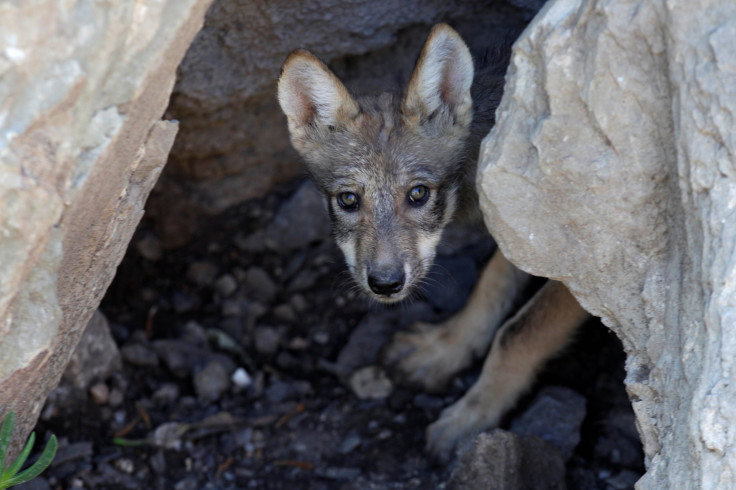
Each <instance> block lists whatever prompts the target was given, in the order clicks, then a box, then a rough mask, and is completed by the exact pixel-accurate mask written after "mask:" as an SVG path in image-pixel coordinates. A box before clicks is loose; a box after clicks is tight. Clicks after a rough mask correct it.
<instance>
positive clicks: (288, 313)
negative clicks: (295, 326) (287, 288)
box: [273, 304, 297, 323]
mask: <svg viewBox="0 0 736 490" xmlns="http://www.w3.org/2000/svg"><path fill="white" fill-rule="evenodd" d="M273 315H274V316H275V317H276V319H277V320H280V321H282V322H285V323H294V322H296V321H297V316H296V312H295V311H294V309H293V308H292V307H291V305H288V304H282V305H278V306H277V307H276V308H274V309H273Z"/></svg>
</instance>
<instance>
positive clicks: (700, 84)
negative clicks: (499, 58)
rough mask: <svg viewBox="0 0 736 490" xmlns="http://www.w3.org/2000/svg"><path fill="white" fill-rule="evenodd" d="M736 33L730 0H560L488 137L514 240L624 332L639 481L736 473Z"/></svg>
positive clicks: (711, 482) (502, 221)
mask: <svg viewBox="0 0 736 490" xmlns="http://www.w3.org/2000/svg"><path fill="white" fill-rule="evenodd" d="M734 39H736V4H734V3H733V2H729V1H725V0H722V1H718V0H706V1H704V2H698V3H697V4H695V3H692V2H681V1H663V0H660V1H638V0H624V1H620V2H603V1H591V2H574V1H566V0H555V1H551V2H549V3H548V4H547V6H546V7H545V8H544V9H543V10H542V11H541V12H540V14H539V15H538V16H537V17H536V18H535V20H534V21H533V23H532V25H530V27H529V29H528V30H527V31H526V32H525V34H524V36H523V37H522V38H521V39H520V40H519V41H518V42H517V44H516V47H515V54H514V57H513V60H512V66H511V68H510V72H509V74H508V76H507V80H508V82H507V88H506V93H505V95H504V98H503V100H502V103H501V106H500V108H499V110H498V114H497V124H496V127H495V128H494V130H493V131H492V133H491V135H490V136H489V137H488V138H487V139H486V140H485V142H484V145H483V148H482V151H481V160H482V161H481V164H480V170H479V172H480V173H479V175H480V182H479V190H480V193H481V202H482V207H483V211H484V214H485V217H486V222H487V224H488V225H489V227H490V229H491V231H492V234H493V236H494V238H495V239H496V240H497V241H498V243H499V246H500V247H501V249H502V250H503V252H504V254H506V256H507V257H508V258H509V259H510V260H511V261H512V262H514V263H515V264H517V265H518V266H520V267H521V268H522V269H524V270H527V271H529V272H531V273H533V274H537V275H542V276H547V277H552V278H555V279H558V280H560V281H563V282H564V283H565V284H566V285H567V286H568V287H569V288H570V290H571V291H572V292H573V293H574V294H575V296H576V297H577V298H578V300H579V301H580V303H581V304H582V305H583V306H584V307H585V308H586V309H587V310H589V311H590V312H592V313H593V314H595V315H599V316H600V317H601V318H602V319H603V321H604V323H606V324H607V325H608V326H609V327H610V328H611V329H612V330H613V331H614V332H616V333H617V334H618V336H619V337H620V338H621V339H622V341H623V344H624V348H625V349H626V352H627V354H628V360H627V371H628V376H627V379H626V383H627V388H628V390H629V393H630V394H631V397H632V400H633V406H634V410H635V412H636V414H637V424H638V428H639V431H640V433H641V436H642V441H643V444H644V451H645V454H646V463H647V468H648V472H647V474H646V475H645V476H644V477H643V478H642V479H641V480H640V481H639V482H638V485H637V488H640V489H645V488H646V489H648V488H652V489H654V488H730V487H733V486H735V485H736V481H735V480H736V452H735V451H736V450H735V449H734V448H735V447H736V432H734V431H731V430H728V429H727V428H728V427H733V426H734V424H736V412H734V409H733V406H734V405H733V400H734V399H736V385H734V383H733V382H732V377H733V376H732V374H731V373H733V372H734V371H735V370H736V355H735V354H736V352H735V350H736V347H735V346H734V343H733V330H734V327H736V325H734V324H735V323H736V304H734V298H735V297H736V294H735V291H736V253H735V250H734V244H735V243H736V241H735V240H734V236H736V213H734V212H733V209H734V203H736V165H735V164H734V162H735V161H736V131H734V130H733V128H734V114H736V56H735V55H734V50H733V40H734Z"/></svg>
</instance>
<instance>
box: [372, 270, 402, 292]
mask: <svg viewBox="0 0 736 490" xmlns="http://www.w3.org/2000/svg"><path fill="white" fill-rule="evenodd" d="M404 279H405V277H404V271H403V269H400V268H387V269H377V270H375V271H369V272H368V286H369V287H370V288H371V291H373V292H374V293H376V294H380V295H383V296H388V295H389V294H394V293H398V292H399V291H401V290H402V289H403V288H404Z"/></svg>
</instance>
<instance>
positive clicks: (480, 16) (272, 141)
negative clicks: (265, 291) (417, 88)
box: [150, 0, 540, 246]
mask: <svg viewBox="0 0 736 490" xmlns="http://www.w3.org/2000/svg"><path fill="white" fill-rule="evenodd" d="M539 4H540V2H539V1H538V0H537V1H524V0H522V1H518V0H516V1H508V2H505V1H500V2H492V3H489V4H486V5H482V4H481V2H471V1H463V0H450V1H447V0H429V1H419V0H407V1H401V2H396V1H393V0H378V1H373V2H343V1H339V0H310V1H302V2H294V1H292V0H276V1H272V2H263V1H253V0H216V1H215V2H214V3H213V5H212V8H211V9H210V11H209V12H208V14H207V19H206V22H205V26H204V28H203V29H202V31H201V32H200V33H199V35H198V36H197V38H196V40H195V42H194V43H193V44H192V47H191V49H190V50H189V52H188V53H187V55H186V58H185V59H184V61H183V62H182V65H181V67H180V69H179V80H178V82H177V85H176V87H175V89H174V94H173V96H172V101H171V106H170V107H169V111H168V113H169V114H170V115H171V117H172V118H175V119H178V120H180V121H181V130H180V136H179V137H178V138H177V140H176V143H175V145H174V149H173V150H172V158H171V161H170V162H169V165H168V166H167V168H166V171H165V172H164V175H163V176H162V178H161V181H160V182H159V184H158V185H157V187H156V190H155V191H154V193H153V194H152V199H151V214H150V216H151V217H154V218H155V219H156V222H157V224H158V225H159V232H160V234H161V238H162V240H163V243H164V245H167V246H173V245H178V244H181V243H185V242H186V240H187V239H188V238H189V237H191V236H192V235H193V234H194V233H196V231H197V229H198V227H199V224H200V223H201V220H203V219H204V218H203V217H204V216H207V215H211V214H215V213H218V212H220V211H222V210H224V209H225V208H227V207H228V206H231V205H233V204H236V203H239V202H242V201H244V200H246V199H249V198H253V197H255V196H259V195H262V194H263V193H265V192H266V191H267V190H268V189H270V188H271V187H272V186H273V185H274V184H276V183H279V182H284V181H285V180H287V179H290V178H293V177H296V176H297V175H300V174H301V173H302V171H303V170H302V167H301V162H300V160H299V158H298V157H297V155H296V153H295V152H294V150H293V149H292V148H291V144H290V143H289V137H288V134H287V130H286V118H285V117H284V116H283V114H282V113H281V110H280V109H279V108H278V104H277V102H276V95H275V91H276V79H277V77H278V74H279V69H280V68H281V64H282V63H283V61H284V59H286V56H287V55H288V54H289V53H290V52H291V51H293V50H295V49H297V48H304V49H308V50H310V51H312V52H313V53H315V54H316V55H317V56H319V57H320V58H322V59H323V60H324V61H325V62H328V63H330V66H331V67H332V68H333V69H334V70H335V71H336V73H337V74H338V75H339V76H341V77H342V78H343V79H344V80H345V81H346V83H347V84H348V86H350V87H351V88H354V89H356V90H357V91H358V92H366V91H370V92H381V91H385V90H387V89H396V90H398V89H399V88H400V87H401V86H403V85H405V84H406V82H407V81H408V77H409V75H410V71H411V69H412V68H413V65H414V62H415V61H416V58H417V56H418V54H419V51H420V50H421V47H422V45H423V43H424V41H425V39H426V36H427V34H428V33H429V29H430V27H431V26H432V25H433V24H435V23H437V22H439V21H449V22H451V23H452V24H453V26H454V27H456V28H458V30H459V32H460V33H461V34H462V35H463V37H464V38H465V39H466V40H467V41H468V42H469V43H470V44H471V48H472V47H473V46H475V47H477V48H478V50H477V52H478V53H480V56H483V55H484V53H485V52H487V48H488V47H489V46H488V44H487V43H488V40H489V39H496V40H498V39H502V38H503V37H504V36H503V35H501V33H508V32H520V30H521V29H522V28H523V26H524V25H525V24H526V22H528V21H529V19H531V17H532V15H533V14H534V12H536V11H537V9H538V8H539V6H540V5H539Z"/></svg>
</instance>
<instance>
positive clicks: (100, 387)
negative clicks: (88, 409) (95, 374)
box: [89, 383, 110, 405]
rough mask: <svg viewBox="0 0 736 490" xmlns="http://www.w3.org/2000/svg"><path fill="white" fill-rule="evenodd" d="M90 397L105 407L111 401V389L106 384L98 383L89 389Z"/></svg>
mask: <svg viewBox="0 0 736 490" xmlns="http://www.w3.org/2000/svg"><path fill="white" fill-rule="evenodd" d="M89 396H90V398H92V401H93V402H95V403H96V404H97V405H104V404H106V403H107V401H108V400H109V399H110V388H108V387H107V385H106V384H105V383H97V384H95V385H94V386H92V387H91V388H90V389H89Z"/></svg>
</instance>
